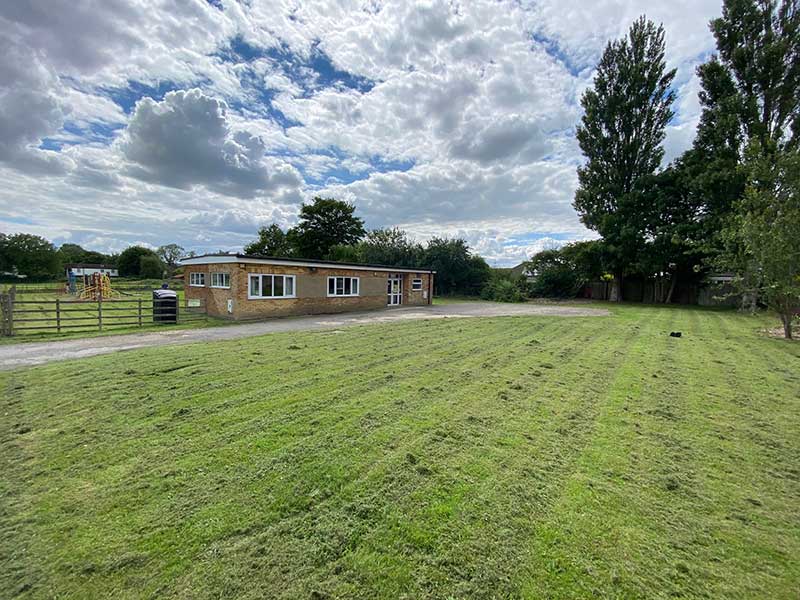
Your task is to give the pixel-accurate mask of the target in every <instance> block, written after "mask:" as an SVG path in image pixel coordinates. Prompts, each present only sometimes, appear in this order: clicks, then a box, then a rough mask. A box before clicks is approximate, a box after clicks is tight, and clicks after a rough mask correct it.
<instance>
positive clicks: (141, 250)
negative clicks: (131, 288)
mask: <svg viewBox="0 0 800 600" xmlns="http://www.w3.org/2000/svg"><path fill="white" fill-rule="evenodd" d="M144 256H155V257H156V258H158V255H157V254H156V253H155V252H154V251H153V250H151V249H150V248H145V247H144V246H130V247H128V248H126V249H125V250H123V251H122V252H121V253H120V255H119V258H118V259H117V268H118V269H119V274H120V276H122V277H141V276H142V260H141V259H142V257H144ZM148 274H149V273H148ZM159 277H160V275H159Z"/></svg>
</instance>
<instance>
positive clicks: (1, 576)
mask: <svg viewBox="0 0 800 600" xmlns="http://www.w3.org/2000/svg"><path fill="white" fill-rule="evenodd" d="M612 310H613V313H614V315H613V316H611V317H602V318H578V319H566V318H553V317H547V318H542V317H536V318H530V317H524V318H523V317H514V318H512V317H506V318H495V319H443V320H430V321H419V322H404V323H396V324H389V325H375V326H365V327H359V328H352V329H346V330H342V331H327V332H309V333H301V334H297V333H293V334H276V335H271V336H267V337H261V338H251V339H247V340H240V341H231V342H220V343H214V344H198V345H192V346H184V347H164V348H157V349H150V350H145V351H135V352H128V353H119V354H115V355H107V356H101V357H95V358H91V359H84V360H80V361H71V362H64V363H57V364H52V365H49V366H43V367H36V368H31V369H26V370H18V371H11V372H5V373H0V386H2V387H1V388H0V389H2V390H3V393H2V400H0V411H2V415H3V417H2V420H1V421H0V444H1V445H0V456H1V457H2V463H0V596H3V597H12V598H13V597H20V598H53V597H58V598H187V599H188V598H237V599H244V598H251V599H255V598H370V599H371V598H515V597H525V598H586V597H605V598H675V597H680V598H797V597H798V589H800V560H798V556H800V344H799V343H796V342H787V341H783V340H779V339H772V338H768V337H766V336H764V335H763V334H762V333H761V330H762V329H763V328H764V327H765V326H774V323H773V322H772V321H769V320H765V319H762V318H753V317H745V316H741V315H738V314H736V313H733V312H722V311H704V310H697V309H680V308H666V307H644V306H622V307H614V308H612ZM673 330H680V331H681V332H682V333H683V337H682V338H680V339H675V338H671V337H669V336H668V333H669V332H670V331H673Z"/></svg>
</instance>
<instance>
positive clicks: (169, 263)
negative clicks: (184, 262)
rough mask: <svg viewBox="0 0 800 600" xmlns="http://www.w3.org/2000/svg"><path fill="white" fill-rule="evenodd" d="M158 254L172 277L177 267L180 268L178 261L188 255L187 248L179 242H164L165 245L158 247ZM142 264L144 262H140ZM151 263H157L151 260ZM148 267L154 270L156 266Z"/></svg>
mask: <svg viewBox="0 0 800 600" xmlns="http://www.w3.org/2000/svg"><path fill="white" fill-rule="evenodd" d="M156 255H157V256H158V258H159V260H160V261H161V263H162V265H163V266H165V267H166V268H167V273H168V275H169V276H170V277H172V275H173V273H175V269H177V268H178V261H179V260H180V259H181V258H183V257H184V256H185V255H186V250H185V249H184V248H183V246H179V245H178V244H164V245H163V246H159V247H158V249H157V250H156ZM140 264H142V263H141V262H140ZM149 264H150V265H154V264H155V263H153V262H152V261H149ZM162 268H163V267H162ZM148 269H150V270H151V272H152V271H153V270H154V267H152V266H148ZM159 277H160V275H159Z"/></svg>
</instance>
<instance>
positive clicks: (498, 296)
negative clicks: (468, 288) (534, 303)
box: [481, 275, 528, 302]
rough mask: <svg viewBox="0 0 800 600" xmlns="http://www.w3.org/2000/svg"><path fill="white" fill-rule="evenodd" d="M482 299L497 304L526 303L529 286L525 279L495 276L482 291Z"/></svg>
mask: <svg viewBox="0 0 800 600" xmlns="http://www.w3.org/2000/svg"><path fill="white" fill-rule="evenodd" d="M481 298H483V299H484V300H493V301H495V302H525V300H527V299H528V284H527V282H526V281H525V278H524V277H512V276H507V275H494V276H493V277H492V278H491V279H490V280H489V282H488V283H487V284H486V285H485V286H484V288H483V290H482V291H481Z"/></svg>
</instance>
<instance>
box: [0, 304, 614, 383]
mask: <svg viewBox="0 0 800 600" xmlns="http://www.w3.org/2000/svg"><path fill="white" fill-rule="evenodd" d="M608 314H609V312H608V311H607V310H605V309H599V308H581V307H569V306H558V305H541V304H499V303H495V302H457V303H453V304H437V305H436V306H415V307H410V306H409V307H404V308H395V309H391V310H384V311H370V312H357V313H345V314H338V315H314V316H304V317H289V318H284V319H272V320H270V321H257V322H249V323H240V324H236V325H228V326H224V327H212V328H208V329H184V330H181V329H171V330H165V331H149V332H143V333H131V334H125V335H109V336H105V337H92V338H76V339H70V340H59V341H54V342H23V343H19V344H6V345H0V370H3V371H7V370H9V369H15V368H17V367H25V366H31V365H41V364H44V363H48V362H53V361H57V360H67V359H71V358H83V357H87V356H96V355H98V354H108V353H110V352H118V351H120V350H132V349H135V348H148V347H151V346H168V345H175V344H191V343H194V342H213V341H217V340H233V339H239V338H246V337H252V336H256V335H264V334H267V333H278V332H285V331H311V330H315V329H338V328H341V327H348V326H352V325H369V324H374V323H391V322H394V321H405V320H410V319H443V318H448V317H453V318H468V317H507V316H558V317H593V316H597V317H601V316H606V315H608Z"/></svg>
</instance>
